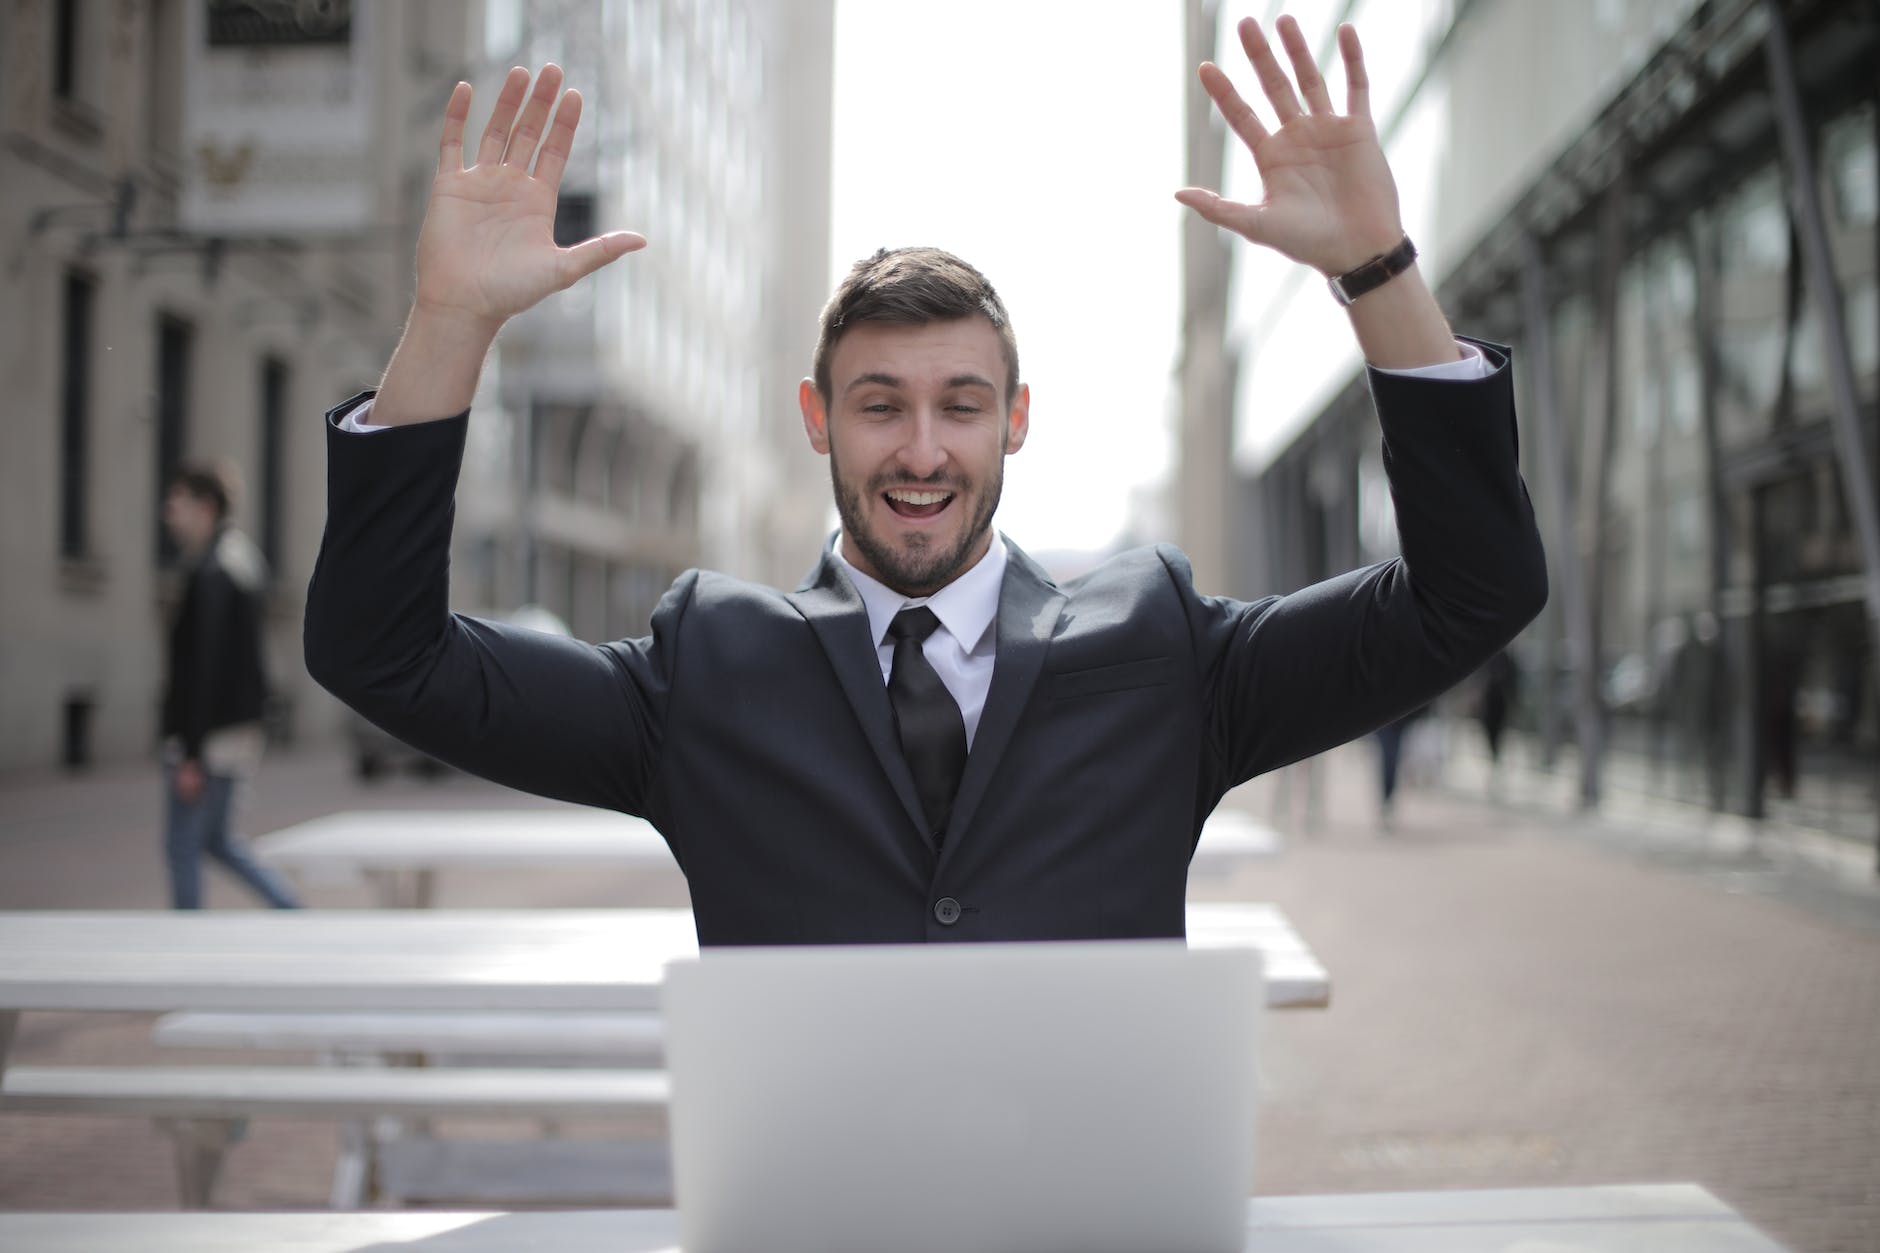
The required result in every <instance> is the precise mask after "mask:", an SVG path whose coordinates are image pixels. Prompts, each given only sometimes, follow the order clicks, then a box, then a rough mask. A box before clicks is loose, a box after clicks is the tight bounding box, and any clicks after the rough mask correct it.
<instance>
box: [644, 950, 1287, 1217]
mask: <svg viewBox="0 0 1880 1253" xmlns="http://www.w3.org/2000/svg"><path fill="white" fill-rule="evenodd" d="M665 996H666V1014H667V1031H668V1039H667V1044H668V1066H669V1069H670V1073H671V1078H672V1090H673V1110H672V1141H673V1172H674V1185H675V1190H676V1193H677V1197H678V1205H679V1219H680V1228H681V1234H682V1239H683V1243H684V1247H685V1248H686V1250H687V1253H757V1251H758V1250H764V1251H765V1253H795V1251H798V1250H800V1251H802V1253H811V1251H812V1250H813V1251H814V1253H842V1251H843V1250H855V1251H857V1253H860V1251H863V1250H866V1251H867V1253H881V1251H882V1250H888V1249H892V1250H896V1251H897V1253H926V1251H927V1250H933V1251H934V1253H975V1251H981V1250H983V1251H988V1253H989V1251H992V1250H997V1251H998V1253H1067V1251H1070V1250H1076V1251H1077V1253H1111V1251H1114V1253H1144V1250H1149V1249H1154V1250H1158V1251H1160V1253H1228V1251H1230V1250H1239V1249H1241V1248H1242V1247H1243V1244H1244V1241H1245V1239H1246V1197H1247V1194H1248V1192H1249V1190H1250V1188H1251V1183H1252V1154H1253V1127H1254V1104H1255V1073H1254V1049H1255V1032H1256V1027H1257V1023H1258V1018H1259V1012H1260V1007H1261V1006H1262V1004H1263V1003H1264V996H1263V989H1262V986H1261V974H1260V957H1259V954H1257V953H1255V952H1253V951H1251V950H1245V949H1213V950H1190V949H1188V948H1187V947H1186V946H1185V945H1183V944H1182V943H1181V942H1179V941H1128V942H1107V941H1106V942H1094V943H1056V944H986V945H933V946H919V945H896V946H882V947H866V948H862V947H857V948H778V949H742V950H739V949H714V950H710V951H708V952H707V953H705V954H704V955H703V956H702V958H700V959H698V960H695V961H686V962H679V963H675V964H674V965H673V966H672V967H671V969H670V971H669V973H668V976H667V981H666V991H665Z"/></svg>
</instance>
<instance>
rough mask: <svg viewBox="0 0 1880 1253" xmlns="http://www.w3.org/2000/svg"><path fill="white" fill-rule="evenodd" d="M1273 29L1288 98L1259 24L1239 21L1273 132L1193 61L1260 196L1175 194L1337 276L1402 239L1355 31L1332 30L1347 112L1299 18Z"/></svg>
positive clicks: (1211, 217) (1221, 78) (1215, 71)
mask: <svg viewBox="0 0 1880 1253" xmlns="http://www.w3.org/2000/svg"><path fill="white" fill-rule="evenodd" d="M1278 30H1279V35H1280V41H1281V43H1283V44H1284V45H1285V48H1286V52H1287V56H1288V58H1289V59H1290V60H1291V62H1292V65H1293V74H1294V76H1295V77H1296V78H1297V79H1298V91H1297V93H1296V94H1295V92H1294V89H1293V83H1292V81H1290V80H1289V79H1288V78H1287V76H1286V72H1285V70H1283V69H1282V68H1281V67H1280V64H1279V60H1278V58H1276V57H1275V56H1274V55H1273V49H1272V47H1271V46H1270V45H1269V44H1268V43H1267V40H1266V35H1265V33H1264V32H1263V31H1261V29H1260V24H1259V23H1258V22H1256V21H1254V20H1253V19H1252V18H1247V19H1245V20H1243V21H1242V22H1241V23H1240V27H1239V33H1240V40H1241V45H1242V47H1244V48H1245V49H1246V53H1247V59H1248V61H1250V62H1251V63H1252V65H1253V69H1254V73H1255V74H1256V75H1257V76H1258V77H1259V79H1260V86H1261V89H1262V90H1263V91H1264V92H1265V94H1266V98H1267V101H1268V103H1269V104H1271V105H1272V107H1273V110H1274V113H1275V114H1276V115H1277V116H1278V119H1279V126H1278V127H1277V128H1276V129H1272V130H1269V129H1268V128H1267V127H1266V125H1265V124H1264V123H1263V122H1262V121H1261V120H1260V118H1259V116H1258V115H1257V114H1256V113H1255V112H1254V111H1253V109H1252V108H1251V107H1250V106H1249V105H1248V104H1247V102H1246V101H1245V100H1243V99H1242V98H1241V96H1240V93H1239V92H1238V91H1236V90H1235V89H1234V85H1233V83H1232V82H1230V81H1229V80H1228V77H1227V75H1226V74H1224V73H1222V71H1221V69H1220V67H1219V66H1216V65H1214V64H1213V63H1211V62H1210V63H1206V64H1203V65H1202V66H1201V84H1202V86H1203V87H1204V88H1205V89H1206V90H1207V93H1208V95H1209V96H1210V97H1212V98H1213V100H1214V103H1215V107H1216V108H1218V109H1219V110H1220V112H1221V117H1222V118H1223V119H1224V120H1225V121H1226V122H1227V124H1228V125H1229V126H1230V127H1232V128H1233V131H1234V133H1235V134H1236V135H1238V136H1240V138H1241V141H1242V142H1243V143H1245V144H1246V145H1247V149H1248V151H1249V152H1251V153H1252V155H1253V160H1254V164H1255V166H1256V167H1257V168H1258V170H1259V172H1260V182H1261V186H1262V189H1263V192H1264V199H1262V200H1261V202H1260V203H1259V204H1243V203H1241V202H1239V201H1236V200H1228V199H1225V198H1224V197H1222V196H1220V195H1217V194H1216V193H1214V192H1212V191H1208V190H1206V189H1203V188H1194V187H1191V188H1186V189H1184V190H1182V191H1180V192H1177V193H1176V199H1178V200H1180V201H1181V202H1182V203H1183V204H1185V205H1188V206H1189V207H1190V208H1192V209H1194V210H1195V211H1196V212H1197V213H1199V214H1201V216H1202V217H1204V218H1206V219H1207V220H1208V221H1210V222H1213V223H1214V224H1215V225H1217V226H1224V227H1226V228H1227V229H1229V230H1231V231H1234V232H1236V233H1238V234H1240V235H1242V236H1244V237H1246V238H1247V239H1249V240H1252V241H1253V242H1254V243H1256V244H1264V245H1266V246H1267V247H1269V248H1273V249H1276V250H1277V251H1279V252H1282V253H1284V254H1285V255H1287V256H1289V257H1291V258H1293V259H1294V260H1295V261H1301V262H1304V263H1305V264H1307V265H1310V266H1312V267H1313V268H1314V269H1316V270H1318V271H1319V272H1320V273H1322V274H1326V275H1334V274H1342V273H1344V272H1345V271H1347V270H1350V269H1352V268H1354V267H1356V266H1358V265H1361V264H1363V263H1364V262H1365V261H1367V260H1369V259H1370V258H1372V257H1375V256H1378V255H1379V254H1381V253H1384V252H1388V251H1389V250H1390V249H1391V248H1392V247H1394V246H1395V245H1396V243H1397V241H1398V240H1399V239H1401V238H1402V236H1403V226H1402V223H1401V221H1400V218H1399V212H1398V206H1397V185H1396V183H1395V181H1394V180H1393V179H1392V177H1391V173H1390V166H1389V164H1388V163H1387V162H1386V161H1385V160H1384V150H1383V148H1382V146H1381V145H1380V144H1379V143H1378V138H1377V127H1376V126H1375V124H1373V122H1372V121H1371V111H1370V82H1369V79H1368V78H1367V77H1366V75H1365V70H1364V55H1363V52H1362V50H1361V49H1360V48H1359V46H1358V34H1357V31H1356V30H1354V29H1353V28H1352V27H1351V26H1349V25H1345V26H1341V27H1340V28H1339V31H1338V46H1339V51H1340V52H1341V53H1342V54H1343V58H1344V63H1345V81H1346V111H1345V112H1344V113H1343V114H1340V113H1338V112H1337V111H1336V110H1335V109H1334V108H1333V107H1332V100H1331V94H1330V92H1329V91H1328V90H1327V89H1326V85H1325V79H1324V76H1323V75H1321V74H1320V73H1319V70H1318V66H1317V65H1315V64H1314V63H1313V61H1312V55H1311V52H1310V51H1309V50H1308V49H1307V47H1306V41H1305V35H1304V33H1303V32H1301V30H1300V29H1299V23H1298V22H1297V21H1296V20H1295V19H1293V18H1291V17H1282V18H1281V19H1280V20H1279V23H1278ZM1302 98H1303V104H1302V103H1301V100H1302Z"/></svg>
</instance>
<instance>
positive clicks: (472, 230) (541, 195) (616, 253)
mask: <svg viewBox="0 0 1880 1253" xmlns="http://www.w3.org/2000/svg"><path fill="white" fill-rule="evenodd" d="M561 82H562V72H561V69H560V67H558V66H554V65H548V66H544V67H543V69H542V72H541V73H540V74H539V75H537V76H536V80H535V90H534V91H533V92H530V91H529V72H528V71H527V70H524V69H520V68H517V69H513V70H511V71H510V72H509V76H508V77H507V78H506V79H505V80H504V82H503V87H502V91H501V93H500V94H499V95H498V96H497V100H496V107H495V109H494V110H493V111H492V112H491V115H490V120H489V125H488V126H486V127H485V128H484V130H483V136H482V138H481V140H480V141H479V142H478V145H477V150H476V154H475V160H474V162H473V164H471V165H470V166H469V168H467V169H466V168H465V166H464V162H463V157H464V150H463V139H464V124H465V122H466V121H467V119H468V118H469V115H470V87H469V84H467V83H459V84H458V85H457V89H456V90H455V91H454V92H452V93H451V97H450V104H449V105H448V106H447V107H446V108H445V111H444V132H443V138H442V141H441V142H440V144H439V146H438V162H437V176H436V178H435V179H434V180H433V182H432V184H431V203H430V206H429V208H428V209H427V210H426V211H425V215H424V225H423V227H422V228H420V230H419V232H418V276H417V305H418V307H419V308H420V309H422V310H424V311H425V312H427V313H434V314H441V315H446V316H450V317H454V318H460V319H465V320H468V321H472V322H479V323H483V324H486V325H491V326H494V325H500V324H501V323H502V322H503V321H504V320H505V319H507V318H510V317H513V316H514V315H516V314H518V313H521V312H522V311H523V310H524V309H527V308H529V307H530V306H531V305H534V304H535V303H537V302H538V301H540V300H541V299H542V298H543V297H544V296H547V295H549V294H550V293H552V292H557V291H560V290H562V289H563V288H565V287H568V286H569V285H571V284H573V283H574V282H576V281H577V280H578V279H580V278H582V277H583V276H585V275H587V274H591V273H593V272H594V271H595V270H597V269H599V268H600V267H601V266H603V265H606V264H607V263H608V262H609V261H612V260H614V259H615V258H616V257H620V256H622V255H624V254H626V253H628V252H631V251H633V250H634V249H636V248H641V247H644V246H645V244H646V241H645V239H643V238H641V237H640V236H638V235H635V234H632V233H630V232H626V231H616V232H612V233H610V234H607V235H600V236H597V237H595V238H593V239H588V240H583V241H582V242H580V243H578V244H575V245H574V246H573V247H569V248H562V247H559V246H558V245H557V244H556V243H555V234H554V228H555V200H556V197H557V195H558V194H559V192H560V188H561V177H562V172H563V170H564V169H565V168H566V166H567V162H568V154H569V152H570V151H571V150H572V148H573V144H574V132H575V126H576V125H577V124H578V123H579V121H580V119H581V96H580V93H578V92H574V91H570V92H568V93H566V94H565V95H562V96H561V97H560V101H559V103H557V101H556V96H557V94H558V93H559V92H560V90H561ZM525 95H526V96H527V100H528V103H527V105H526V107H525V106H524V104H523V100H524V97H525ZM551 108H552V111H553V121H552V122H551V121H550V112H551ZM538 144H539V150H538ZM532 160H533V169H531V161H532Z"/></svg>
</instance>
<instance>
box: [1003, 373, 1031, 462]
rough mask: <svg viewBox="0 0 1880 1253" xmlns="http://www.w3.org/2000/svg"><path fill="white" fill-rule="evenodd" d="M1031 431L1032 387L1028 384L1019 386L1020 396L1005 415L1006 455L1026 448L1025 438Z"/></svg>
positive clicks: (1013, 399)
mask: <svg viewBox="0 0 1880 1253" xmlns="http://www.w3.org/2000/svg"><path fill="white" fill-rule="evenodd" d="M1030 431H1031V386H1030V384H1027V383H1020V384H1019V385H1018V395H1016V396H1014V397H1013V398H1012V409H1011V412H1009V413H1007V414H1006V415H1005V453H1006V455H1007V456H1010V455H1011V454H1013V453H1015V452H1017V451H1018V450H1019V449H1021V448H1023V447H1024V446H1025V436H1026V435H1027V434H1028V433H1029V432H1030Z"/></svg>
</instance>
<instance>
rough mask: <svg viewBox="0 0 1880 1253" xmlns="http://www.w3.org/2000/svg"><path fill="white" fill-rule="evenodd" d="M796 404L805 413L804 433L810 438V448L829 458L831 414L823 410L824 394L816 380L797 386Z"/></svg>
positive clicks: (803, 382)
mask: <svg viewBox="0 0 1880 1253" xmlns="http://www.w3.org/2000/svg"><path fill="white" fill-rule="evenodd" d="M796 404H797V407H798V408H799V409H801V410H802V411H803V433H804V434H806V435H808V436H809V446H810V447H811V448H814V449H815V450H816V451H817V452H819V453H821V454H822V455H823V456H825V457H827V456H828V455H829V412H828V410H826V409H824V408H823V398H822V393H821V392H820V391H818V390H816V380H815V379H804V380H803V381H802V382H801V383H798V384H797V385H796Z"/></svg>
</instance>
